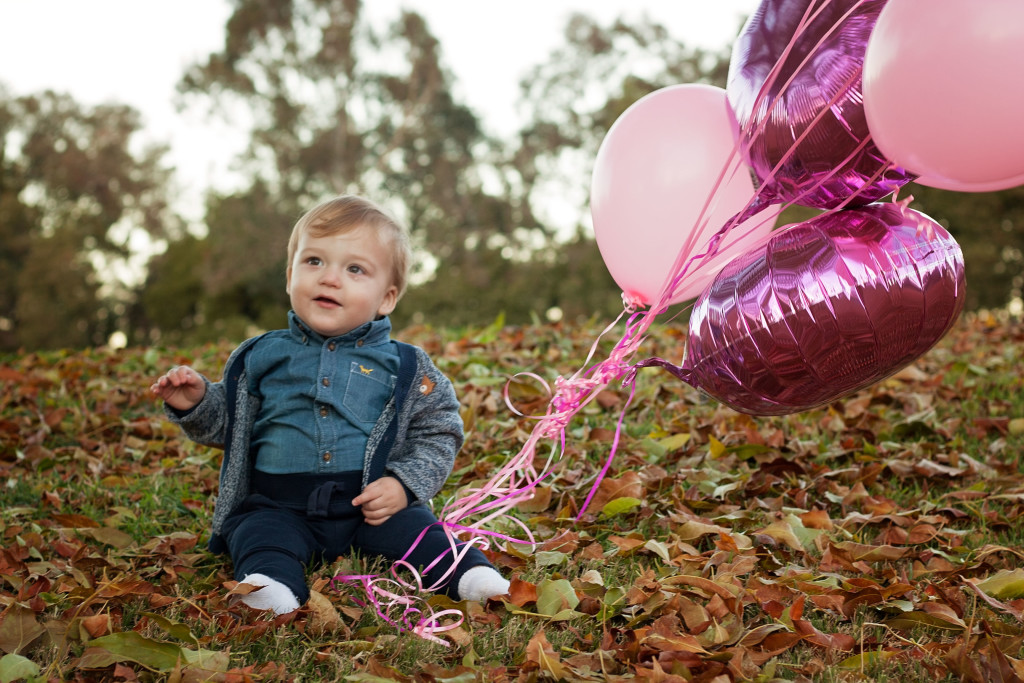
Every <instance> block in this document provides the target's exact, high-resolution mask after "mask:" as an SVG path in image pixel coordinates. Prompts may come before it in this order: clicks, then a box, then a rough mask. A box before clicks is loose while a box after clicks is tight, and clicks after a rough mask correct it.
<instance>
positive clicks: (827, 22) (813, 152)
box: [726, 0, 914, 214]
mask: <svg viewBox="0 0 1024 683" xmlns="http://www.w3.org/2000/svg"><path fill="white" fill-rule="evenodd" d="M884 6H885V0H763V1H762V2H761V5H760V6H759V7H758V9H757V11H756V12H755V13H754V14H753V15H752V16H751V17H750V18H749V19H748V20H747V23H746V25H745V26H744V28H743V30H742V31H741V33H740V35H739V37H738V38H737V39H736V42H735V43H734V44H733V52H732V59H731V61H730V63H729V78H728V84H727V86H726V93H727V95H728V99H729V105H730V108H731V111H732V113H733V115H734V116H735V118H736V121H737V123H738V127H739V137H740V145H741V149H742V150H743V155H744V159H745V160H746V162H747V164H748V165H749V166H750V168H751V171H752V172H753V174H754V175H755V177H756V178H757V179H758V180H759V181H760V184H761V186H762V187H761V192H760V194H759V196H758V199H757V201H756V204H755V205H754V206H752V207H751V209H750V210H749V211H748V212H747V214H752V213H756V211H758V210H760V208H763V206H767V205H769V204H775V203H781V202H793V203H796V204H802V205H804V206H813V207H817V208H821V209H832V208H836V207H839V206H840V205H842V204H843V202H844V201H846V200H847V199H849V198H851V197H852V198H853V199H851V201H850V203H849V206H858V205H863V204H869V203H871V202H873V201H876V200H878V199H881V198H882V197H884V196H886V195H888V194H889V193H891V192H892V191H893V190H895V189H897V188H899V187H900V186H901V185H904V184H906V183H908V182H910V181H911V180H912V179H913V178H914V176H913V175H911V174H909V173H908V172H907V171H905V170H904V169H902V168H900V167H898V166H895V165H893V164H891V163H890V162H889V160H887V159H886V158H885V157H884V156H883V155H882V153H881V152H880V151H879V150H878V148H877V147H875V144H874V143H873V142H872V140H871V135H870V132H869V130H868V124H867V118H866V115H865V113H864V103H863V98H862V93H861V68H862V66H863V63H864V54H865V52H866V50H867V43H868V38H869V37H870V35H871V30H872V28H874V25H875V21H876V20H877V19H878V15H879V13H880V12H881V11H882V8H883V7H884Z"/></svg>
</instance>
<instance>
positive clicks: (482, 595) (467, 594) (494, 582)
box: [459, 565, 511, 602]
mask: <svg viewBox="0 0 1024 683" xmlns="http://www.w3.org/2000/svg"><path fill="white" fill-rule="evenodd" d="M510 585H511V584H509V582H508V581H506V580H505V578H504V577H503V576H502V575H501V574H499V573H498V571H497V570H496V569H494V568H493V567H485V566H483V565H481V566H478V567H471V568H470V569H467V570H466V573H465V574H463V575H462V578H461V579H459V598H461V599H462V600H473V601H474V602H481V601H483V600H486V599H487V598H493V597H495V596H498V595H504V594H505V593H508V589H509V586H510Z"/></svg>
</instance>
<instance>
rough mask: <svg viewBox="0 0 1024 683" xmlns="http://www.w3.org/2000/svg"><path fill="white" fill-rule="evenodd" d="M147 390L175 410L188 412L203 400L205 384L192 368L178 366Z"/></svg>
mask: <svg viewBox="0 0 1024 683" xmlns="http://www.w3.org/2000/svg"><path fill="white" fill-rule="evenodd" d="M149 389H150V391H152V392H153V393H154V394H156V395H157V396H159V397H160V398H162V399H163V400H164V401H165V402H166V403H167V405H169V406H171V407H172V408H174V409H175V410H189V409H191V408H194V407H195V406H196V405H197V404H198V403H199V402H200V401H202V400H203V396H205V395H206V382H204V381H203V376H202V375H200V374H199V373H198V372H196V371H195V370H193V369H192V368H190V367H188V366H187V365H179V366H178V367H175V368H171V369H170V370H169V371H168V372H167V374H165V375H164V376H163V377H161V378H160V379H158V380H157V381H156V382H154V383H153V386H151V387H150V388H149Z"/></svg>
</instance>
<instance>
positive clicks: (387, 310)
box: [377, 285, 398, 317]
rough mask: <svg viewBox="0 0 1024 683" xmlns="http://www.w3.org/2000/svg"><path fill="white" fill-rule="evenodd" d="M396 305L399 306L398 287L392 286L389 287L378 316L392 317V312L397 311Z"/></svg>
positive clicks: (378, 310)
mask: <svg viewBox="0 0 1024 683" xmlns="http://www.w3.org/2000/svg"><path fill="white" fill-rule="evenodd" d="M396 304H398V287H395V286H394V285H391V286H390V287H388V291H386V292H385V293H384V298H383V300H381V302H380V308H378V309H377V315H379V316H382V317H383V316H385V315H391V312H392V311H393V310H395V305H396Z"/></svg>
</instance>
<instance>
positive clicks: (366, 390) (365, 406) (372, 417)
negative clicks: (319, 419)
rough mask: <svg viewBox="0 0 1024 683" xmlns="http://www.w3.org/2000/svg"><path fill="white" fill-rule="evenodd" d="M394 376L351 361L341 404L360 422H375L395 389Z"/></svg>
mask: <svg viewBox="0 0 1024 683" xmlns="http://www.w3.org/2000/svg"><path fill="white" fill-rule="evenodd" d="M395 379H396V378H395V376H394V375H392V374H389V373H386V372H383V371H382V370H380V369H379V368H376V367H373V368H370V367H366V366H365V365H363V364H362V363H359V362H356V361H352V362H351V363H350V364H349V371H348V383H347V384H346V386H345V398H344V399H342V403H343V404H344V406H345V408H346V409H347V410H348V411H349V413H350V414H351V415H352V416H353V417H355V418H356V419H358V420H360V421H362V422H370V423H373V422H376V421H377V418H378V417H380V414H381V411H383V410H384V406H385V405H387V402H388V400H389V399H390V398H391V394H392V392H393V390H394V387H395Z"/></svg>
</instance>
